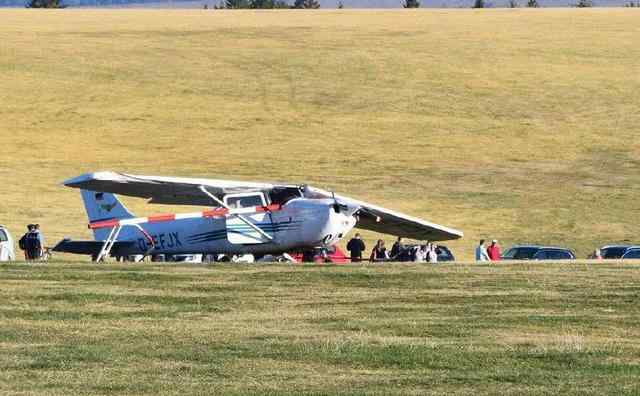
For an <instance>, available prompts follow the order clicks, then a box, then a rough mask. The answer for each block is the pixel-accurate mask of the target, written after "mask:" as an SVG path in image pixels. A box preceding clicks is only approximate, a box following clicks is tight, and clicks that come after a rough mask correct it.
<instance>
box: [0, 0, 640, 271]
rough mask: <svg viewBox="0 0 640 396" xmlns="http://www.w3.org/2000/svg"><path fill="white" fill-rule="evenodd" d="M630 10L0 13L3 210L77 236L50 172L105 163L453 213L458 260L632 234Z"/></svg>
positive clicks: (633, 52) (72, 212) (580, 245)
mask: <svg viewBox="0 0 640 396" xmlns="http://www.w3.org/2000/svg"><path fill="white" fill-rule="evenodd" d="M639 17H640V12H639V10H634V9H592V10H578V9H564V10H562V9H545V10H542V9H540V10H528V9H518V10H482V11H478V10H417V11H404V10H396V11H335V10H334V11H320V12H316V11H314V12H306V11H300V12H298V11H295V12H294V11H277V12H268V11H262V12H249V11H247V12H227V11H224V12H223V11H211V10H209V11H203V10H192V11H175V10H170V11H169V10H62V11H43V12H39V11H36V10H0V37H1V38H2V42H1V44H0V72H1V73H2V80H1V81H0V147H2V156H1V157H0V184H1V185H2V186H3V194H2V202H1V204H0V223H5V224H7V225H8V226H9V227H10V228H11V230H12V231H13V232H14V233H15V234H19V233H20V232H21V231H22V228H23V226H24V224H26V223H27V222H32V221H37V222H39V223H41V224H42V225H43V228H44V230H45V232H46V233H47V235H48V237H49V242H50V243H53V242H54V241H55V240H58V239H60V238H61V237H63V236H74V237H87V236H88V235H89V234H88V232H87V231H86V230H84V231H83V229H84V227H83V226H84V224H85V223H86V219H85V214H84V211H83V209H82V208H81V202H80V198H79V194H78V193H77V191H74V190H70V189H65V188H63V187H61V185H60V182H61V181H63V180H64V179H66V178H68V177H72V176H75V175H78V174H80V173H82V172H86V171H93V170H100V169H113V170H118V171H127V172H131V173H135V172H138V173H147V174H166V175H183V176H192V175H198V176H204V177H227V178H239V179H247V180H256V179H257V180H286V181H301V182H309V183H312V184H318V185H320V186H324V187H329V188H335V189H336V190H338V191H340V192H342V193H345V194H347V195H353V196H356V197H358V198H362V199H367V200H370V201H372V202H376V203H380V204H383V205H387V206H389V207H393V208H397V209H400V210H403V211H406V212H408V213H411V214H414V215H418V216H422V217H424V218H427V219H429V220H432V221H435V222H439V223H442V224H446V225H450V226H453V227H456V228H459V229H462V230H463V231H465V233H466V238H465V239H464V240H462V241H458V242H455V243H453V244H452V245H453V247H454V250H455V252H456V253H457V255H458V256H459V257H461V258H467V259H468V258H470V257H471V252H472V247H473V245H474V244H475V242H476V239H478V238H480V237H490V238H493V237H496V238H498V239H501V240H503V241H504V243H505V244H509V243H512V242H541V243H558V244H567V245H569V246H572V247H575V248H577V250H578V253H579V255H581V256H582V255H586V253H587V252H588V250H589V249H592V248H593V247H595V246H596V245H600V244H603V243H605V242H609V241H619V240H633V239H634V238H635V236H636V233H637V230H638V228H637V221H636V218H635V217H636V216H633V215H632V213H633V210H635V209H634V205H635V204H634V202H635V201H636V199H637V191H638V190H637V187H636V185H637V182H638V178H639V176H638V175H640V173H639V172H638V170H639V168H640V154H639V153H640V147H639V146H638V145H639V143H638V139H637V133H638V125H640V115H639V114H640V113H639V112H638V111H637V104H638V103H640V80H639V79H638V72H639V71H640V70H639V69H638V67H639V66H638V59H640V48H639V47H638V45H637V37H638V33H640V25H639V24H638V23H637V22H638V18H639ZM129 203H130V204H131V206H132V207H133V209H134V210H135V211H137V212H140V213H149V212H152V211H157V210H160V209H158V208H155V209H154V208H149V207H147V206H145V205H144V204H143V203H141V202H129ZM369 237H370V238H372V237H373V235H369Z"/></svg>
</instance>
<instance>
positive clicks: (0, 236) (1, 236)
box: [0, 225, 16, 261]
mask: <svg viewBox="0 0 640 396" xmlns="http://www.w3.org/2000/svg"><path fill="white" fill-rule="evenodd" d="M15 259H16V251H15V250H14V247H13V237H12V236H11V233H10V232H9V230H7V229H6V228H5V227H4V226H1V225H0V261H15Z"/></svg>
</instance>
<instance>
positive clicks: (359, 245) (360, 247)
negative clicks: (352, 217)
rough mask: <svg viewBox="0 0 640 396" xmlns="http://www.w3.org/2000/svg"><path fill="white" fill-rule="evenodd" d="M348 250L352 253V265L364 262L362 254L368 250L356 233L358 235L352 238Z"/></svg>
mask: <svg viewBox="0 0 640 396" xmlns="http://www.w3.org/2000/svg"><path fill="white" fill-rule="evenodd" d="M347 250H348V251H349V252H350V253H351V262H352V263H358V262H360V261H362V252H364V251H365V250H366V246H365V245H364V242H363V241H362V238H361V237H360V234H358V233H356V235H355V236H354V237H353V238H351V240H350V241H349V243H347Z"/></svg>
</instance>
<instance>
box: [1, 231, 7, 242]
mask: <svg viewBox="0 0 640 396" xmlns="http://www.w3.org/2000/svg"><path fill="white" fill-rule="evenodd" d="M8 240H9V238H7V233H6V232H4V230H0V242H6V241H8Z"/></svg>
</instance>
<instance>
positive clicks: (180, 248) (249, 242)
mask: <svg viewBox="0 0 640 396" xmlns="http://www.w3.org/2000/svg"><path fill="white" fill-rule="evenodd" d="M354 209H355V208H354ZM353 211H354V210H352V209H351V208H342V209H341V210H340V209H338V210H336V208H335V203H334V201H333V200H331V199H306V198H296V199H293V200H291V201H289V202H287V203H286V204H284V205H282V206H281V207H280V208H279V210H274V211H267V212H264V213H254V214H248V215H244V218H245V219H246V220H249V221H250V222H251V223H252V224H254V225H256V226H258V227H259V228H260V229H261V230H263V231H264V232H265V233H266V234H267V235H268V236H269V237H270V239H269V238H266V237H262V236H261V235H259V234H258V233H257V232H256V231H255V230H254V229H253V228H251V227H250V226H249V225H247V224H246V223H244V222H242V221H238V220H239V219H237V216H234V215H226V216H218V217H198V218H183V219H180V218H179V216H178V218H176V219H175V220H172V221H167V222H149V223H144V224H140V227H141V228H142V229H143V230H144V232H145V233H146V234H147V235H145V234H144V233H143V232H141V231H140V230H139V229H137V228H134V227H127V228H125V229H123V231H122V232H121V234H120V236H119V237H118V241H120V242H126V241H129V242H135V244H129V247H128V248H126V250H124V251H120V252H118V254H122V255H124V254H126V255H136V254H195V253H204V254H247V253H250V254H258V255H262V254H280V253H285V252H290V251H294V250H304V249H308V248H313V247H318V246H330V245H334V244H336V243H337V242H339V241H340V240H341V239H342V238H343V237H344V236H345V235H346V234H347V233H348V232H349V231H350V230H351V229H352V228H353V227H354V226H355V224H356V218H355V217H354V215H353Z"/></svg>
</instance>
